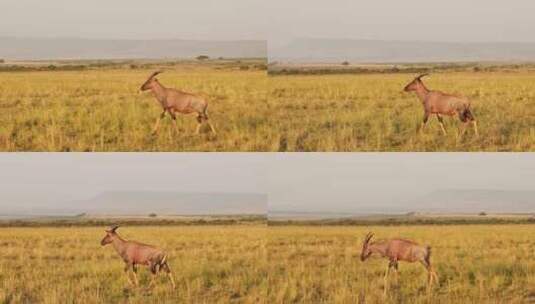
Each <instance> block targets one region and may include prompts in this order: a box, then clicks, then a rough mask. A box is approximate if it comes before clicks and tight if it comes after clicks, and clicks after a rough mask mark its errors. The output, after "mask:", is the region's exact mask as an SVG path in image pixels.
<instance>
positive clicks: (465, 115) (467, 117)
mask: <svg viewBox="0 0 535 304" xmlns="http://www.w3.org/2000/svg"><path fill="white" fill-rule="evenodd" d="M459 116H460V118H461V121H462V122H467V121H473V120H476V118H475V117H474V114H473V113H472V110H471V109H470V104H467V105H466V106H464V108H463V109H462V111H461V113H460V114H459Z"/></svg>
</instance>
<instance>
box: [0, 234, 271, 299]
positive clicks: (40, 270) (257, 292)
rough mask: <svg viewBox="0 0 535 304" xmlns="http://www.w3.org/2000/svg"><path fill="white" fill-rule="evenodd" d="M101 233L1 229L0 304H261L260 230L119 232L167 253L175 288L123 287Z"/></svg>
mask: <svg viewBox="0 0 535 304" xmlns="http://www.w3.org/2000/svg"><path fill="white" fill-rule="evenodd" d="M103 229H104V227H103V228H94V227H62V228H59V227H55V228H53V227H49V228H46V227H41V228H0V243H1V245H2V250H1V251H0V302H1V303H264V301H265V299H266V291H267V285H266V284H267V281H266V278H267V272H268V270H269V267H268V264H267V260H266V247H265V233H266V226H265V225H236V226H225V225H222V226H217V225H215V226H149V227H128V226H125V227H122V228H120V229H119V230H118V232H119V234H120V235H122V236H123V237H124V238H126V239H135V240H138V241H142V242H145V243H149V244H153V245H158V246H160V247H162V248H164V249H165V250H166V251H167V252H168V254H169V261H170V266H171V268H172V270H173V271H174V277H175V280H176V282H177V288H176V289H175V290H172V288H171V287H170V284H169V282H168V281H167V278H166V277H165V276H164V275H160V276H159V279H158V280H157V283H158V284H157V285H156V287H155V288H154V289H152V290H151V291H149V290H146V287H147V285H148V282H149V277H150V275H149V271H148V270H147V269H146V268H143V267H140V270H139V272H138V273H139V277H140V281H141V286H142V287H141V288H138V289H132V288H129V287H128V282H127V281H126V278H125V275H124V273H123V267H124V266H123V265H124V264H123V262H122V260H121V259H120V258H119V256H118V255H117V253H116V252H115V250H114V249H113V248H112V247H110V246H106V247H101V246H100V240H101V239H102V237H104V231H103Z"/></svg>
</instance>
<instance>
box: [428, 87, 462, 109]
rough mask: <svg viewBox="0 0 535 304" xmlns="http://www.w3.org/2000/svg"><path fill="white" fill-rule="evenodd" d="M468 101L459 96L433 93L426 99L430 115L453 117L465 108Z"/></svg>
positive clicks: (438, 92)
mask: <svg viewBox="0 0 535 304" xmlns="http://www.w3.org/2000/svg"><path fill="white" fill-rule="evenodd" d="M469 104H470V101H469V100H468V99H467V98H465V97H463V96H459V95H453V94H447V93H443V92H440V91H433V92H431V93H430V94H429V96H428V97H427V106H428V107H429V109H428V110H429V111H430V112H431V113H442V114H449V115H455V114H457V112H458V111H460V110H463V109H464V108H466V106H467V105H469Z"/></svg>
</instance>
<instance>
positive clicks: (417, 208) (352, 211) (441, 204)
mask: <svg viewBox="0 0 535 304" xmlns="http://www.w3.org/2000/svg"><path fill="white" fill-rule="evenodd" d="M335 205H336V204H331V205H329V206H335ZM289 206H291V205H289ZM339 206H343V207H338V208H333V207H331V208H330V209H329V210H331V211H329V212H325V211H322V210H319V209H318V210H312V209H311V208H304V207H295V206H294V207H292V208H287V209H285V210H284V209H269V212H268V214H269V218H279V219H327V218H349V217H365V216H370V215H387V214H407V213H412V212H414V213H430V214H478V213H480V212H486V213H494V214H511V213H535V191H501V190H485V189H474V190H458V189H444V190H437V191H433V192H431V193H428V194H425V195H423V196H420V197H415V198H413V199H411V200H408V201H403V202H402V201H398V202H394V203H387V202H385V203H381V204H368V203H366V202H359V201H355V202H354V203H351V204H350V203H343V204H341V205H339Z"/></svg>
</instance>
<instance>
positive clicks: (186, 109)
mask: <svg viewBox="0 0 535 304" xmlns="http://www.w3.org/2000/svg"><path fill="white" fill-rule="evenodd" d="M167 102H168V103H169V105H170V106H173V107H174V108H175V109H176V110H177V111H179V112H181V113H185V114H187V113H192V112H203V111H204V109H205V108H206V106H207V104H208V102H207V101H206V99H205V98H204V97H202V96H199V95H196V94H192V93H187V92H182V91H178V90H172V91H170V92H169V93H168V96H167Z"/></svg>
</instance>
